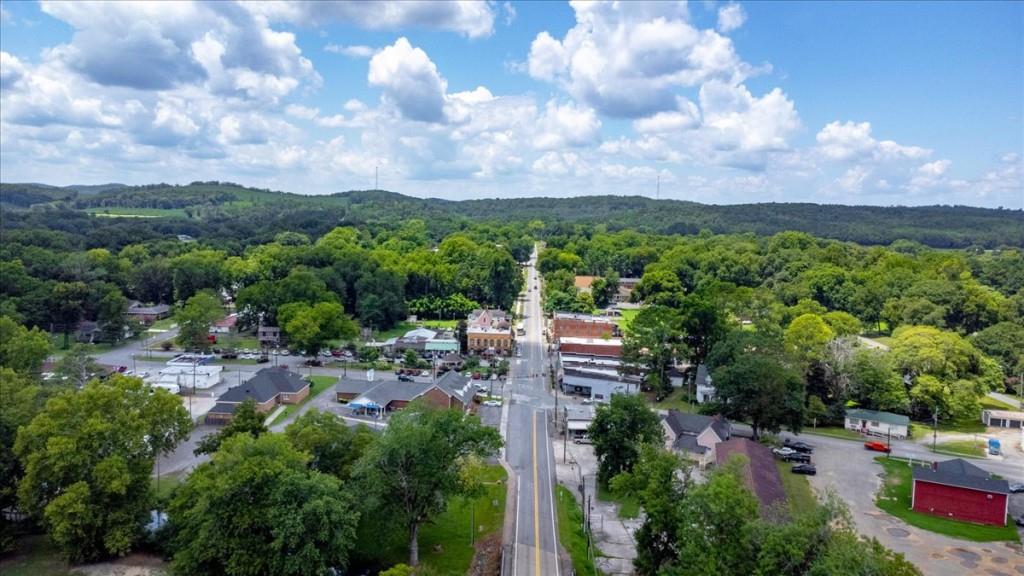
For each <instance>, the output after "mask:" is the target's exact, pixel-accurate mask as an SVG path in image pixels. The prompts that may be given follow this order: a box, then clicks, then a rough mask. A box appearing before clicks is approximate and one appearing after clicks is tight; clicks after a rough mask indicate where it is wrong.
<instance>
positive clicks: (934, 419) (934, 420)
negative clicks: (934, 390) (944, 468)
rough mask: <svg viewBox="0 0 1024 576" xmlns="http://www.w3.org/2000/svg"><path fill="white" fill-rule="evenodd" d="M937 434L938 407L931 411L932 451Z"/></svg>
mask: <svg viewBox="0 0 1024 576" xmlns="http://www.w3.org/2000/svg"><path fill="white" fill-rule="evenodd" d="M938 434H939V407H938V406H936V407H935V409H934V410H933V411H932V452H935V441H936V438H937V436H938Z"/></svg>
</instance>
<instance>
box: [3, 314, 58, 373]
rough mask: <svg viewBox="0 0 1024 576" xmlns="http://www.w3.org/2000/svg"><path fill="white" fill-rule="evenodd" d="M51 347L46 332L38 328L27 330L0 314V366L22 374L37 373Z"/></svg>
mask: <svg viewBox="0 0 1024 576" xmlns="http://www.w3.org/2000/svg"><path fill="white" fill-rule="evenodd" d="M51 349H52V347H51V346H50V338H49V336H48V335H47V334H46V332H43V331H42V330H40V329H39V328H32V329H31V330H29V329H27V328H25V327H24V326H22V325H21V324H18V323H17V322H15V321H14V320H12V319H11V318H8V317H7V316H0V366H5V367H7V368H10V369H11V370H14V371H15V372H21V373H23V374H39V372H40V370H41V369H42V367H43V362H44V361H45V360H46V357H47V356H49V355H50V351H51Z"/></svg>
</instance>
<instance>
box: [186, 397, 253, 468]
mask: <svg viewBox="0 0 1024 576" xmlns="http://www.w3.org/2000/svg"><path fill="white" fill-rule="evenodd" d="M266 419H267V415H266V414H263V413H262V412H260V411H259V410H257V409H256V401H255V400H253V399H252V398H246V399H245V401H243V402H242V403H241V404H239V405H238V407H237V408H235V412H234V413H233V414H232V415H231V422H228V424H227V425H226V426H224V427H222V428H220V429H219V430H217V431H216V432H212V433H210V434H207V435H206V436H204V437H203V438H202V439H201V440H200V441H199V442H198V443H197V444H196V448H195V450H193V453H194V454H195V455H196V456H198V455H200V454H213V453H214V452H216V451H217V450H219V449H220V445H221V444H223V443H224V441H225V440H227V439H228V438H231V437H232V436H235V435H236V434H245V435H247V436H251V437H253V438H258V437H260V436H262V435H263V434H266V433H267V426H266V424H264V421H265V420H266Z"/></svg>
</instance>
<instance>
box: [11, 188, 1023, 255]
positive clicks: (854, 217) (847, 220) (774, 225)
mask: <svg viewBox="0 0 1024 576" xmlns="http://www.w3.org/2000/svg"><path fill="white" fill-rule="evenodd" d="M0 206H3V207H5V208H7V210H5V212H6V214H5V218H4V220H5V221H4V223H3V230H5V231H6V230H9V229H12V228H23V227H29V228H31V227H48V226H46V223H47V222H52V221H53V220H61V221H66V222H70V223H76V220H75V216H74V215H73V214H71V212H72V211H75V212H79V213H81V212H84V211H89V212H94V213H98V214H101V215H103V214H104V213H108V214H110V215H123V216H130V215H132V212H131V210H130V209H138V210H141V209H148V210H163V211H165V212H163V213H160V212H157V213H145V212H138V215H146V216H163V218H153V217H150V218H134V219H132V220H142V221H134V222H130V223H126V222H123V220H127V219H128V218H116V219H115V218H112V219H111V220H122V221H115V222H111V221H100V222H95V221H91V222H90V226H89V227H87V228H88V229H89V230H90V231H91V232H92V234H93V235H94V239H93V240H92V242H93V243H94V244H93V245H88V246H87V247H97V246H98V245H99V244H97V243H98V242H100V239H101V238H103V237H105V236H106V233H105V232H104V231H106V230H110V232H111V233H113V234H114V240H111V241H110V242H116V240H117V238H118V237H120V236H121V235H122V234H133V233H141V234H161V233H164V234H166V233H168V231H169V230H172V229H176V230H179V232H178V233H184V234H191V235H197V236H204V237H209V238H211V239H212V238H217V239H226V238H228V237H234V238H238V239H240V238H243V237H247V236H243V235H244V234H252V233H258V234H269V236H268V237H272V236H273V235H274V234H276V233H277V232H280V231H282V230H291V231H296V232H303V233H305V234H308V235H311V236H318V235H320V234H322V233H324V232H326V231H327V230H329V229H331V228H333V227H334V226H335V225H339V224H348V225H363V224H366V225H386V224H382V223H388V222H396V221H400V220H406V219H410V218H419V219H423V220H424V221H426V222H427V223H428V227H429V229H430V231H431V233H432V234H434V236H435V237H442V236H444V235H446V234H447V233H449V232H451V231H452V230H454V229H456V228H458V227H459V226H462V225H465V223H466V222H474V223H479V222H503V223H504V222H530V221H533V220H540V221H544V222H548V223H550V224H551V226H550V228H549V229H550V230H558V229H559V228H560V229H562V230H563V231H564V230H570V229H572V228H573V227H574V226H577V225H599V224H601V225H604V227H605V229H606V230H610V231H616V230H622V229H636V230H640V231H645V232H652V233H660V234H695V233H697V232H699V231H701V230H709V231H711V232H714V233H718V234H727V233H745V232H751V233H754V234H758V235H770V234H775V233H777V232H782V231H786V230H796V231H802V232H807V233H810V234H813V235H815V236H819V237H823V238H832V239H837V240H845V241H852V242H857V243H860V244H871V245H876V244H881V245H885V244H890V243H892V242H894V241H896V240H911V241H915V242H919V243H921V244H924V245H927V246H931V247H934V248H969V247H976V248H997V247H999V246H1016V247H1021V246H1024V212H1021V211H1020V210H992V209H985V208H971V207H966V206H924V207H913V208H910V207H873V206H839V205H818V204H777V203H767V204H740V205H728V206H715V205H706V204H699V203H695V202H682V201H676V200H653V199H651V198H646V197H641V196H594V197H587V198H516V199H485V200H467V201H458V202H455V201H448V200H442V199H436V198H431V199H421V198H412V197H409V196H403V195H401V194H396V193H392V192H385V191H379V190H376V191H351V192H343V193H338V194H332V195H327V196H307V195H300V194H288V193H282V192H272V191H270V190H259V189H253V188H245V187H242V186H238V185H235V184H230V183H223V182H194V183H192V184H189V185H185V186H172V185H167V184H154V185H147V186H131V187H129V186H122V185H117V184H112V185H100V186H93V187H83V186H77V187H76V186H73V187H66V188H56V187H49V186H43V185H38V184H0ZM156 220H160V221H156ZM81 222H82V221H77V224H81ZM256 223H259V224H260V225H259V226H256V225H255V224H256ZM555 223H558V224H555ZM52 225H53V226H57V227H62V228H63V229H65V230H73V229H75V228H74V227H72V226H73V225H67V224H62V223H58V222H53V223H52ZM78 229H82V228H81V227H80V226H79V227H78ZM103 246H104V247H107V248H119V247H118V246H112V245H110V244H109V243H108V244H106V245H103Z"/></svg>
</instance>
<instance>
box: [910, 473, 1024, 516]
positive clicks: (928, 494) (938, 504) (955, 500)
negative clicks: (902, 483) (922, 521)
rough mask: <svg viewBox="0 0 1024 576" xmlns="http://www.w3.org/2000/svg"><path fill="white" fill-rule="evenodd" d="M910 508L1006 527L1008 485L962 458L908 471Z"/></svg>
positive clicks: (935, 514) (936, 514) (1008, 497)
mask: <svg viewBox="0 0 1024 576" xmlns="http://www.w3.org/2000/svg"><path fill="white" fill-rule="evenodd" d="M911 477H912V478H913V487H912V489H911V493H910V494H911V495H910V502H911V505H910V506H911V508H912V509H913V510H914V511H916V512H921V513H924V514H931V515H934V516H939V517H942V518H952V519H954V520H960V521H962V522H973V523H975V524H989V525H992V526H1006V516H1007V514H1008V513H1009V502H1010V484H1009V482H1007V481H1006V480H1004V479H1002V478H999V477H996V476H993V475H992V474H990V473H989V472H987V471H985V470H982V469H981V468H979V467H977V466H975V465H974V464H971V463H970V462H968V461H966V460H964V459H963V458H956V459H953V460H947V461H945V462H936V463H933V464H932V465H931V466H917V467H914V468H913V470H912V471H911Z"/></svg>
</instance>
